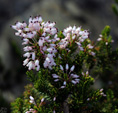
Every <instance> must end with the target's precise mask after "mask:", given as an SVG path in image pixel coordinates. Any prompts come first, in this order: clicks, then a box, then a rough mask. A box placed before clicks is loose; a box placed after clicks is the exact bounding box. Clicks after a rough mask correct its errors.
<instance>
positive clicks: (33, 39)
mask: <svg viewBox="0 0 118 113" xmlns="http://www.w3.org/2000/svg"><path fill="white" fill-rule="evenodd" d="M55 24H56V23H55V22H50V21H48V22H45V21H43V19H42V17H41V16H37V17H35V18H32V17H30V18H29V24H26V23H25V22H23V23H20V22H17V23H16V24H15V25H12V26H11V27H12V28H13V29H15V30H16V31H17V32H16V33H15V35H16V36H20V37H22V39H23V43H22V45H24V48H23V50H24V55H23V57H25V60H24V61H23V65H24V66H25V67H26V68H28V71H27V75H28V78H29V80H30V81H31V82H32V84H29V85H27V86H26V87H25V89H26V90H25V92H24V94H23V96H22V97H21V98H17V99H16V101H15V102H13V103H12V112H13V113H17V112H18V113H78V112H79V113H93V112H94V113H95V112H103V111H105V110H106V111H107V109H106V108H105V107H104V108H103V106H105V105H102V104H100V102H101V103H102V102H103V101H104V102H105V101H107V99H108V100H110V97H107V95H106V94H104V92H103V89H98V90H94V89H93V88H92V87H91V85H93V84H94V82H95V79H94V78H93V77H92V76H91V75H90V73H91V74H93V75H94V74H96V73H100V72H101V73H102V72H105V71H104V70H105V69H106V68H107V69H108V68H110V65H112V64H113V63H114V62H116V61H117V59H118V57H117V56H118V50H115V51H113V50H112V47H111V43H112V42H113V40H112V37H111V36H110V35H109V33H110V28H109V26H106V27H105V29H104V30H103V31H102V34H101V35H100V37H99V38H98V39H97V42H96V43H94V42H92V41H91V40H90V39H89V35H90V34H89V32H88V30H83V29H82V28H81V27H77V26H73V27H71V26H69V27H67V28H66V29H64V30H63V31H58V29H57V28H56V27H55ZM100 70H102V71H100ZM111 92H112V91H109V92H108V95H110V93H111ZM111 109H112V110H114V112H115V111H118V110H117V109H116V107H115V108H110V110H111ZM110 110H109V111H110Z"/></svg>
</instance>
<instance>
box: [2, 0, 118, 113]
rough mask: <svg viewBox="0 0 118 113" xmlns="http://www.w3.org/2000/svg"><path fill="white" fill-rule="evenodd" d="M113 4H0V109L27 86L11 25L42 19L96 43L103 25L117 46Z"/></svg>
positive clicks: (27, 0)
mask: <svg viewBox="0 0 118 113" xmlns="http://www.w3.org/2000/svg"><path fill="white" fill-rule="evenodd" d="M113 3H114V1H113V0H0V109H1V108H7V111H8V112H10V111H9V103H10V102H12V101H13V100H14V99H15V98H16V97H18V96H20V95H21V94H22V92H23V90H24V85H26V84H27V83H28V81H27V78H26V75H25V72H26V70H27V69H25V68H24V67H23V66H22V61H23V58H22V53H23V51H22V46H21V39H20V38H19V37H16V36H15V35H14V30H13V29H11V28H10V25H11V24H14V23H15V22H16V21H17V20H18V21H21V22H22V21H24V20H25V21H28V19H29V16H36V15H42V17H43V19H44V20H50V21H55V22H56V23H57V27H58V28H59V30H62V29H63V28H66V27H68V26H69V25H72V26H73V25H77V26H82V28H83V29H88V30H89V31H90V38H91V39H92V40H94V41H95V40H96V39H97V38H98V37H99V34H100V33H101V30H102V29H103V28H104V27H105V25H110V26H111V35H112V36H113V39H114V40H115V42H114V44H113V46H114V47H116V46H117V42H118V21H117V20H118V17H116V15H115V14H114V12H113V11H112V8H111V5H112V4H113Z"/></svg>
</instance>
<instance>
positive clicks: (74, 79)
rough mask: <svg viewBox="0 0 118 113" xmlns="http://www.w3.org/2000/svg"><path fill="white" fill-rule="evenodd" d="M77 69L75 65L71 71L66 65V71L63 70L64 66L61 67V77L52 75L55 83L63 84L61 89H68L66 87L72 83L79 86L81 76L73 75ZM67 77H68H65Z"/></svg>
mask: <svg viewBox="0 0 118 113" xmlns="http://www.w3.org/2000/svg"><path fill="white" fill-rule="evenodd" d="M74 69H75V66H74V65H73V66H72V67H71V68H70V70H69V65H68V64H66V66H65V70H66V71H65V70H64V68H63V66H62V65H60V70H61V71H62V74H61V75H57V74H52V77H53V79H54V82H58V81H61V82H63V85H62V86H61V87H60V88H61V89H63V88H66V85H67V84H68V83H72V84H77V83H79V81H80V79H78V78H79V76H78V75H77V74H74V73H72V72H73V71H74ZM64 76H66V77H64Z"/></svg>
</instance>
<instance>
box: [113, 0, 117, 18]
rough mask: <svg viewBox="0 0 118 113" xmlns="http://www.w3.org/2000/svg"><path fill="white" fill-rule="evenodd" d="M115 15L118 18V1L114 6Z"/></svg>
mask: <svg viewBox="0 0 118 113" xmlns="http://www.w3.org/2000/svg"><path fill="white" fill-rule="evenodd" d="M112 9H113V11H114V13H115V14H116V15H117V16H118V0H115V4H112Z"/></svg>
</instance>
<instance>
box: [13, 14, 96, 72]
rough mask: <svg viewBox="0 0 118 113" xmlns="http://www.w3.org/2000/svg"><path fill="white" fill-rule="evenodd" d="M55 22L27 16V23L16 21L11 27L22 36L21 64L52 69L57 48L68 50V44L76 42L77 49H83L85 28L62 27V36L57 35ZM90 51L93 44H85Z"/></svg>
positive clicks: (29, 67)
mask: <svg viewBox="0 0 118 113" xmlns="http://www.w3.org/2000/svg"><path fill="white" fill-rule="evenodd" d="M55 24H56V23H55V22H52V23H51V22H50V21H47V22H45V21H43V19H42V17H41V16H37V17H35V18H32V17H30V18H29V24H28V25H27V24H26V23H25V22H23V23H21V22H17V23H16V24H15V25H12V26H11V27H12V28H13V29H15V30H16V31H17V32H16V33H15V35H17V36H20V37H22V38H23V43H22V45H24V46H25V47H24V48H23V50H24V52H25V53H24V55H23V56H24V57H25V58H26V59H25V60H24V61H23V65H24V66H26V67H28V69H29V70H32V69H33V70H35V69H36V70H37V71H39V70H40V68H41V67H42V66H43V67H44V68H49V69H50V70H51V69H52V67H53V66H56V63H55V57H56V53H57V51H58V49H59V48H61V49H64V48H65V49H66V50H69V46H71V45H73V44H76V45H77V47H78V49H79V50H81V51H84V49H85V48H84V47H83V44H82V43H83V42H84V41H85V40H86V39H88V37H89V33H88V31H87V30H82V29H81V27H76V26H74V27H71V26H69V27H68V28H66V29H64V30H63V32H62V34H63V36H64V37H63V38H61V37H59V36H58V32H57V31H58V30H57V28H56V27H55ZM87 48H88V49H90V54H91V55H93V56H94V55H95V53H94V52H92V49H93V46H91V44H88V45H87Z"/></svg>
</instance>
